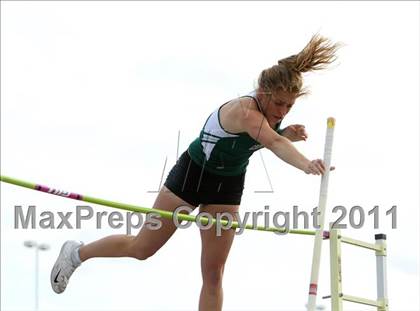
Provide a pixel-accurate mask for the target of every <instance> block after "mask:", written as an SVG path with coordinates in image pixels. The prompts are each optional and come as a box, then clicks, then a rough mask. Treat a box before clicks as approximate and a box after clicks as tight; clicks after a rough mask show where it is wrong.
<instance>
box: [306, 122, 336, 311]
mask: <svg viewBox="0 0 420 311" xmlns="http://www.w3.org/2000/svg"><path fill="white" fill-rule="evenodd" d="M334 127H335V119H334V118H328V120H327V134H326V138H325V148H324V163H325V173H324V175H322V178H321V189H320V192H319V203H318V225H319V229H317V231H316V234H315V242H314V250H313V256H312V270H311V280H310V284H309V297H308V310H309V311H315V307H316V295H317V291H318V277H319V266H320V260H321V246H322V237H323V231H324V220H325V206H326V204H327V193H328V177H329V173H330V166H331V154H332V144H333V137H334Z"/></svg>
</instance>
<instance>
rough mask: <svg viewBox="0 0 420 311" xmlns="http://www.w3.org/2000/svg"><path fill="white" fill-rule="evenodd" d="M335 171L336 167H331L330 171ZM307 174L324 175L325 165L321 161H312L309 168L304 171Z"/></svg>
mask: <svg viewBox="0 0 420 311" xmlns="http://www.w3.org/2000/svg"><path fill="white" fill-rule="evenodd" d="M333 170H335V167H334V166H331V167H330V171H333ZM304 171H305V173H306V174H312V175H324V173H325V163H324V161H322V160H321V159H316V160H312V161H311V162H309V163H308V166H307V167H306V169H305V170H304Z"/></svg>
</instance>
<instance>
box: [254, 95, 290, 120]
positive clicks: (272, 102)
mask: <svg viewBox="0 0 420 311" xmlns="http://www.w3.org/2000/svg"><path fill="white" fill-rule="evenodd" d="M295 100H296V96H295V95H294V94H292V93H288V92H285V91H282V90H278V91H276V92H275V93H269V94H263V96H262V106H263V110H264V114H265V116H266V118H267V120H268V122H269V123H270V124H276V123H278V122H279V121H281V120H283V118H284V117H285V116H286V115H287V114H288V113H289V111H290V109H291V108H292V107H293V105H294V104H295Z"/></svg>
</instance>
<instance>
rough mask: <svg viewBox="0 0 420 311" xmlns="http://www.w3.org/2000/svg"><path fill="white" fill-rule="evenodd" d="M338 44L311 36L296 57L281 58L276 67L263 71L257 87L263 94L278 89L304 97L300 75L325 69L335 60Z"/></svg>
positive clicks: (305, 92) (318, 36) (317, 36)
mask: <svg viewBox="0 0 420 311" xmlns="http://www.w3.org/2000/svg"><path fill="white" fill-rule="evenodd" d="M339 47H340V44H339V43H332V42H331V41H330V40H329V39H327V38H325V37H322V36H320V35H319V34H316V35H314V36H312V38H311V40H310V41H309V43H308V44H307V45H306V46H305V48H304V49H303V50H302V51H300V52H299V53H298V54H296V55H292V56H289V57H287V58H283V59H281V60H279V61H278V63H277V65H274V66H272V67H270V68H267V69H264V70H263V71H262V72H261V74H260V76H259V78H258V86H259V87H260V89H262V90H263V91H264V92H267V93H273V92H275V91H276V90H278V89H281V90H283V91H285V92H289V93H292V94H295V96H296V97H299V96H302V95H305V94H307V93H308V91H307V90H306V89H305V88H303V79H302V73H304V72H308V71H315V70H322V69H325V68H326V67H327V66H328V65H329V64H331V63H332V62H334V61H335V60H336V58H337V57H336V55H335V53H336V51H337V49H338V48H339Z"/></svg>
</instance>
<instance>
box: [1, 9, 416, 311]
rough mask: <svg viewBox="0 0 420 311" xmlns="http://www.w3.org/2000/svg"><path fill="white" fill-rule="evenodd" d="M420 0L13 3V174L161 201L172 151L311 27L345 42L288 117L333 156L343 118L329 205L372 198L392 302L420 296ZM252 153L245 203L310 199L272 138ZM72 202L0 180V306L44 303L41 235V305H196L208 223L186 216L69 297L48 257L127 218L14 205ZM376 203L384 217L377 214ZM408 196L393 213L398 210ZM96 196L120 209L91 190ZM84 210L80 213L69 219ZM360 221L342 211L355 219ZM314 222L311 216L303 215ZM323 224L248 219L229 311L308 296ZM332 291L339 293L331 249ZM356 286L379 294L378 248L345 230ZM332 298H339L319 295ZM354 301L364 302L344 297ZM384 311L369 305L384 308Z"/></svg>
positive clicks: (6, 83) (367, 203)
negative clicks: (139, 255)
mask: <svg viewBox="0 0 420 311" xmlns="http://www.w3.org/2000/svg"><path fill="white" fill-rule="evenodd" d="M419 9H420V7H419V2H370V3H365V2H319V3H316V2H296V3H292V2H258V3H257V2H228V3H225V2H223V3H222V2H197V3H192V2H156V3H148V2H134V1H133V2H111V1H107V2H100V1H94V2H81V1H75V2H69V1H67V2H36V1H31V2H10V1H8V2H1V160H2V161H1V174H4V175H9V176H13V177H16V178H20V179H24V180H28V181H31V182H35V183H41V184H45V185H49V186H52V187H56V188H60V189H64V190H69V191H73V192H77V193H82V194H87V195H90V196H94V197H100V198H106V199H110V200H115V201H121V202H125V203H132V204H137V205H141V206H151V205H152V203H153V200H154V197H155V194H153V193H148V191H151V190H156V189H157V187H158V186H159V182H160V177H161V174H162V170H163V165H164V162H165V157H168V165H167V167H166V170H165V173H164V174H165V176H166V174H167V173H168V170H169V168H170V167H171V166H172V165H173V164H174V163H175V160H176V152H177V138H178V131H180V152H181V151H183V150H185V149H186V148H187V147H188V144H189V143H190V141H191V140H192V139H194V138H195V137H196V136H197V135H198V134H199V131H200V129H201V127H202V125H203V122H204V121H205V120H206V118H207V116H208V115H209V113H211V112H212V111H213V110H214V109H216V108H217V107H218V106H219V105H221V104H223V103H224V102H226V101H227V100H229V99H232V98H234V97H235V96H237V95H242V94H245V93H248V92H249V91H251V90H252V89H253V87H254V86H255V84H256V81H257V77H258V74H259V73H260V71H261V70H262V69H264V68H266V67H268V66H271V65H273V64H274V63H275V62H276V61H277V60H278V59H280V58H283V57H286V56H289V55H290V54H293V53H296V52H298V51H299V50H300V49H301V48H303V46H304V45H305V44H306V43H307V41H308V40H309V38H310V37H311V36H312V34H314V33H315V32H320V33H321V34H322V35H324V36H327V37H329V38H331V39H332V40H333V41H341V42H343V43H344V44H345V46H344V47H343V48H342V49H341V50H340V52H339V62H338V63H337V65H336V66H333V68H331V70H327V71H325V72H322V73H314V74H310V75H308V76H307V78H306V80H305V81H306V83H307V85H308V86H309V87H310V88H311V91H312V94H311V95H310V96H308V97H306V98H303V99H299V100H298V102H297V104H296V105H295V107H294V108H293V111H292V112H291V113H290V115H289V116H288V117H287V119H286V120H285V121H284V123H285V125H287V124H293V123H302V124H305V125H306V127H307V129H308V131H309V135H310V139H309V140H308V141H307V142H300V143H297V144H296V146H297V147H298V148H299V150H301V151H302V152H303V153H304V154H305V155H307V156H308V157H309V158H317V157H322V153H323V147H324V138H325V127H326V119H327V117H329V116H334V117H335V118H336V119H337V126H336V131H335V142H334V149H333V162H334V164H335V165H336V167H337V170H336V171H335V172H334V173H333V174H332V175H331V176H330V189H329V204H328V214H327V219H328V221H332V220H335V219H336V217H337V215H333V214H332V213H331V209H332V208H333V207H334V206H336V205H343V206H345V207H347V208H351V207H352V206H354V205H359V206H361V207H362V208H363V209H364V211H365V212H366V218H367V219H366V224H365V226H364V227H363V228H362V229H358V230H355V229H352V230H346V231H345V232H344V233H343V234H345V235H349V236H353V237H355V238H359V239H362V240H366V241H370V242H373V236H374V234H375V233H378V232H383V233H386V234H387V235H388V273H389V299H390V308H391V310H419V309H420V303H419V296H418V292H419V212H418V208H419V203H420V202H419V190H418V189H419V186H420V185H419V161H418V160H419V141H420V138H419V85H420V81H419V52H420V51H419V37H420V36H419V29H420V27H419ZM262 155H263V157H264V160H265V163H266V166H267V169H268V170H269V173H270V179H271V182H272V184H273V188H274V193H255V191H257V190H270V188H269V187H270V186H269V183H268V181H267V178H266V175H265V171H264V167H263V165H262V162H261V157H260V156H259V155H258V154H256V155H255V156H254V157H253V159H252V161H251V164H250V166H249V169H248V174H247V182H246V189H245V194H244V197H243V204H242V206H241V211H242V213H244V212H246V211H248V212H251V211H263V210H264V206H265V205H269V206H270V210H271V211H272V212H273V213H274V212H275V211H279V210H281V211H292V207H293V205H298V206H299V208H300V210H306V211H308V212H310V211H311V210H312V208H313V207H315V206H316V204H317V202H318V193H319V181H320V180H319V178H318V177H314V176H307V175H305V174H303V173H301V172H299V171H297V170H296V169H294V168H292V167H290V166H287V165H286V164H285V163H283V162H281V161H280V160H278V159H276V158H275V156H274V155H272V154H271V153H270V152H269V151H268V150H265V151H263V152H262ZM77 204H78V202H77V201H72V200H67V199H64V198H60V197H55V196H51V195H47V194H44V193H39V192H35V191H31V190H28V189H24V188H19V187H15V186H12V185H8V184H4V183H2V184H1V268H2V271H1V272H2V273H1V289H2V290H1V309H2V310H32V309H33V308H34V294H33V293H34V258H35V254H34V251H33V250H30V249H28V248H25V247H24V246H23V241H25V240H28V239H31V240H36V241H38V242H43V243H48V244H49V245H50V246H51V249H50V250H49V251H47V252H42V253H40V270H39V271H40V278H39V281H40V283H39V284H40V287H39V290H40V291H39V299H40V309H42V310H195V309H196V308H197V301H198V295H199V291H200V285H201V276H200V260H199V259H200V238H199V232H198V229H197V228H195V227H192V228H190V229H188V230H178V232H177V233H176V234H175V235H174V236H173V238H172V239H171V240H170V242H168V244H167V245H166V246H165V247H164V248H163V249H162V250H161V251H160V252H159V253H158V254H157V255H156V256H155V257H153V258H151V259H150V260H149V261H146V262H138V261H135V260H130V259H97V260H94V261H93V260H92V261H90V262H87V263H86V264H84V265H83V266H82V267H81V268H80V269H79V270H78V271H77V272H76V273H75V274H74V276H73V277H72V279H71V282H70V285H69V287H68V289H67V290H66V292H65V293H64V294H63V295H56V294H54V293H53V292H52V290H51V289H50V285H49V273H50V269H51V267H52V265H53V263H54V261H55V259H56V256H57V254H58V251H59V248H60V246H61V244H62V243H63V242H64V241H65V240H67V239H79V240H83V241H85V242H90V241H92V240H94V239H97V238H100V237H103V236H105V235H108V234H115V233H123V232H125V228H121V229H119V230H115V229H111V228H109V227H108V226H104V227H103V229H101V230H95V229H94V226H95V222H94V221H92V222H89V223H86V224H84V225H83V226H82V229H78V230H76V229H74V230H69V229H65V230H57V229H55V230H54V229H50V230H47V229H36V230H22V229H20V230H17V229H14V228H13V224H14V214H13V208H14V206H15V205H22V206H28V205H35V206H36V207H37V210H38V214H39V213H41V212H42V211H54V212H55V213H56V212H58V211H61V212H68V211H74V210H75V207H76V205H77ZM375 205H379V210H380V215H379V216H380V217H379V220H380V222H379V226H380V228H379V229H378V230H374V228H373V219H372V216H368V215H367V212H368V211H369V210H371V209H372V208H373V207H374V206H375ZM393 205H396V206H397V229H392V228H391V218H390V216H386V215H385V212H386V211H387V210H388V209H390V208H391V207H392V206H393ZM91 206H92V207H94V208H95V209H96V210H97V211H107V212H108V213H110V212H111V211H112V209H110V208H104V207H101V206H94V205H91ZM72 221H73V224H74V219H73V220H72ZM348 221H349V219H348V218H346V222H347V223H348ZM301 225H302V223H301ZM312 247H313V238H312V237H306V236H276V235H274V234H269V233H264V232H249V231H247V232H246V233H244V234H243V235H241V236H238V237H237V238H236V240H235V242H234V245H233V247H232V250H231V254H230V256H229V259H228V263H227V268H226V272H225V278H224V290H225V303H224V309H225V310H303V309H304V305H305V302H306V299H307V290H308V282H309V276H310V265H311V260H312V258H311V257H312ZM322 256H323V257H322V260H323V262H322V265H321V277H320V289H319V292H320V296H323V295H328V294H329V270H328V269H329V266H328V264H329V259H328V257H329V254H328V245H327V243H325V245H324V247H323V254H322ZM342 263H343V291H344V293H345V294H349V295H356V296H363V297H366V298H371V299H375V297H376V284H375V256H374V253H372V252H369V251H367V250H363V249H358V248H355V247H350V246H347V245H345V246H343V258H342ZM320 303H321V304H323V305H325V306H326V307H327V309H329V301H327V300H324V301H320ZM344 306H345V309H346V310H361V309H363V310H368V308H367V307H361V306H359V305H354V304H347V303H345V305H344ZM372 310H373V309H372Z"/></svg>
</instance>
